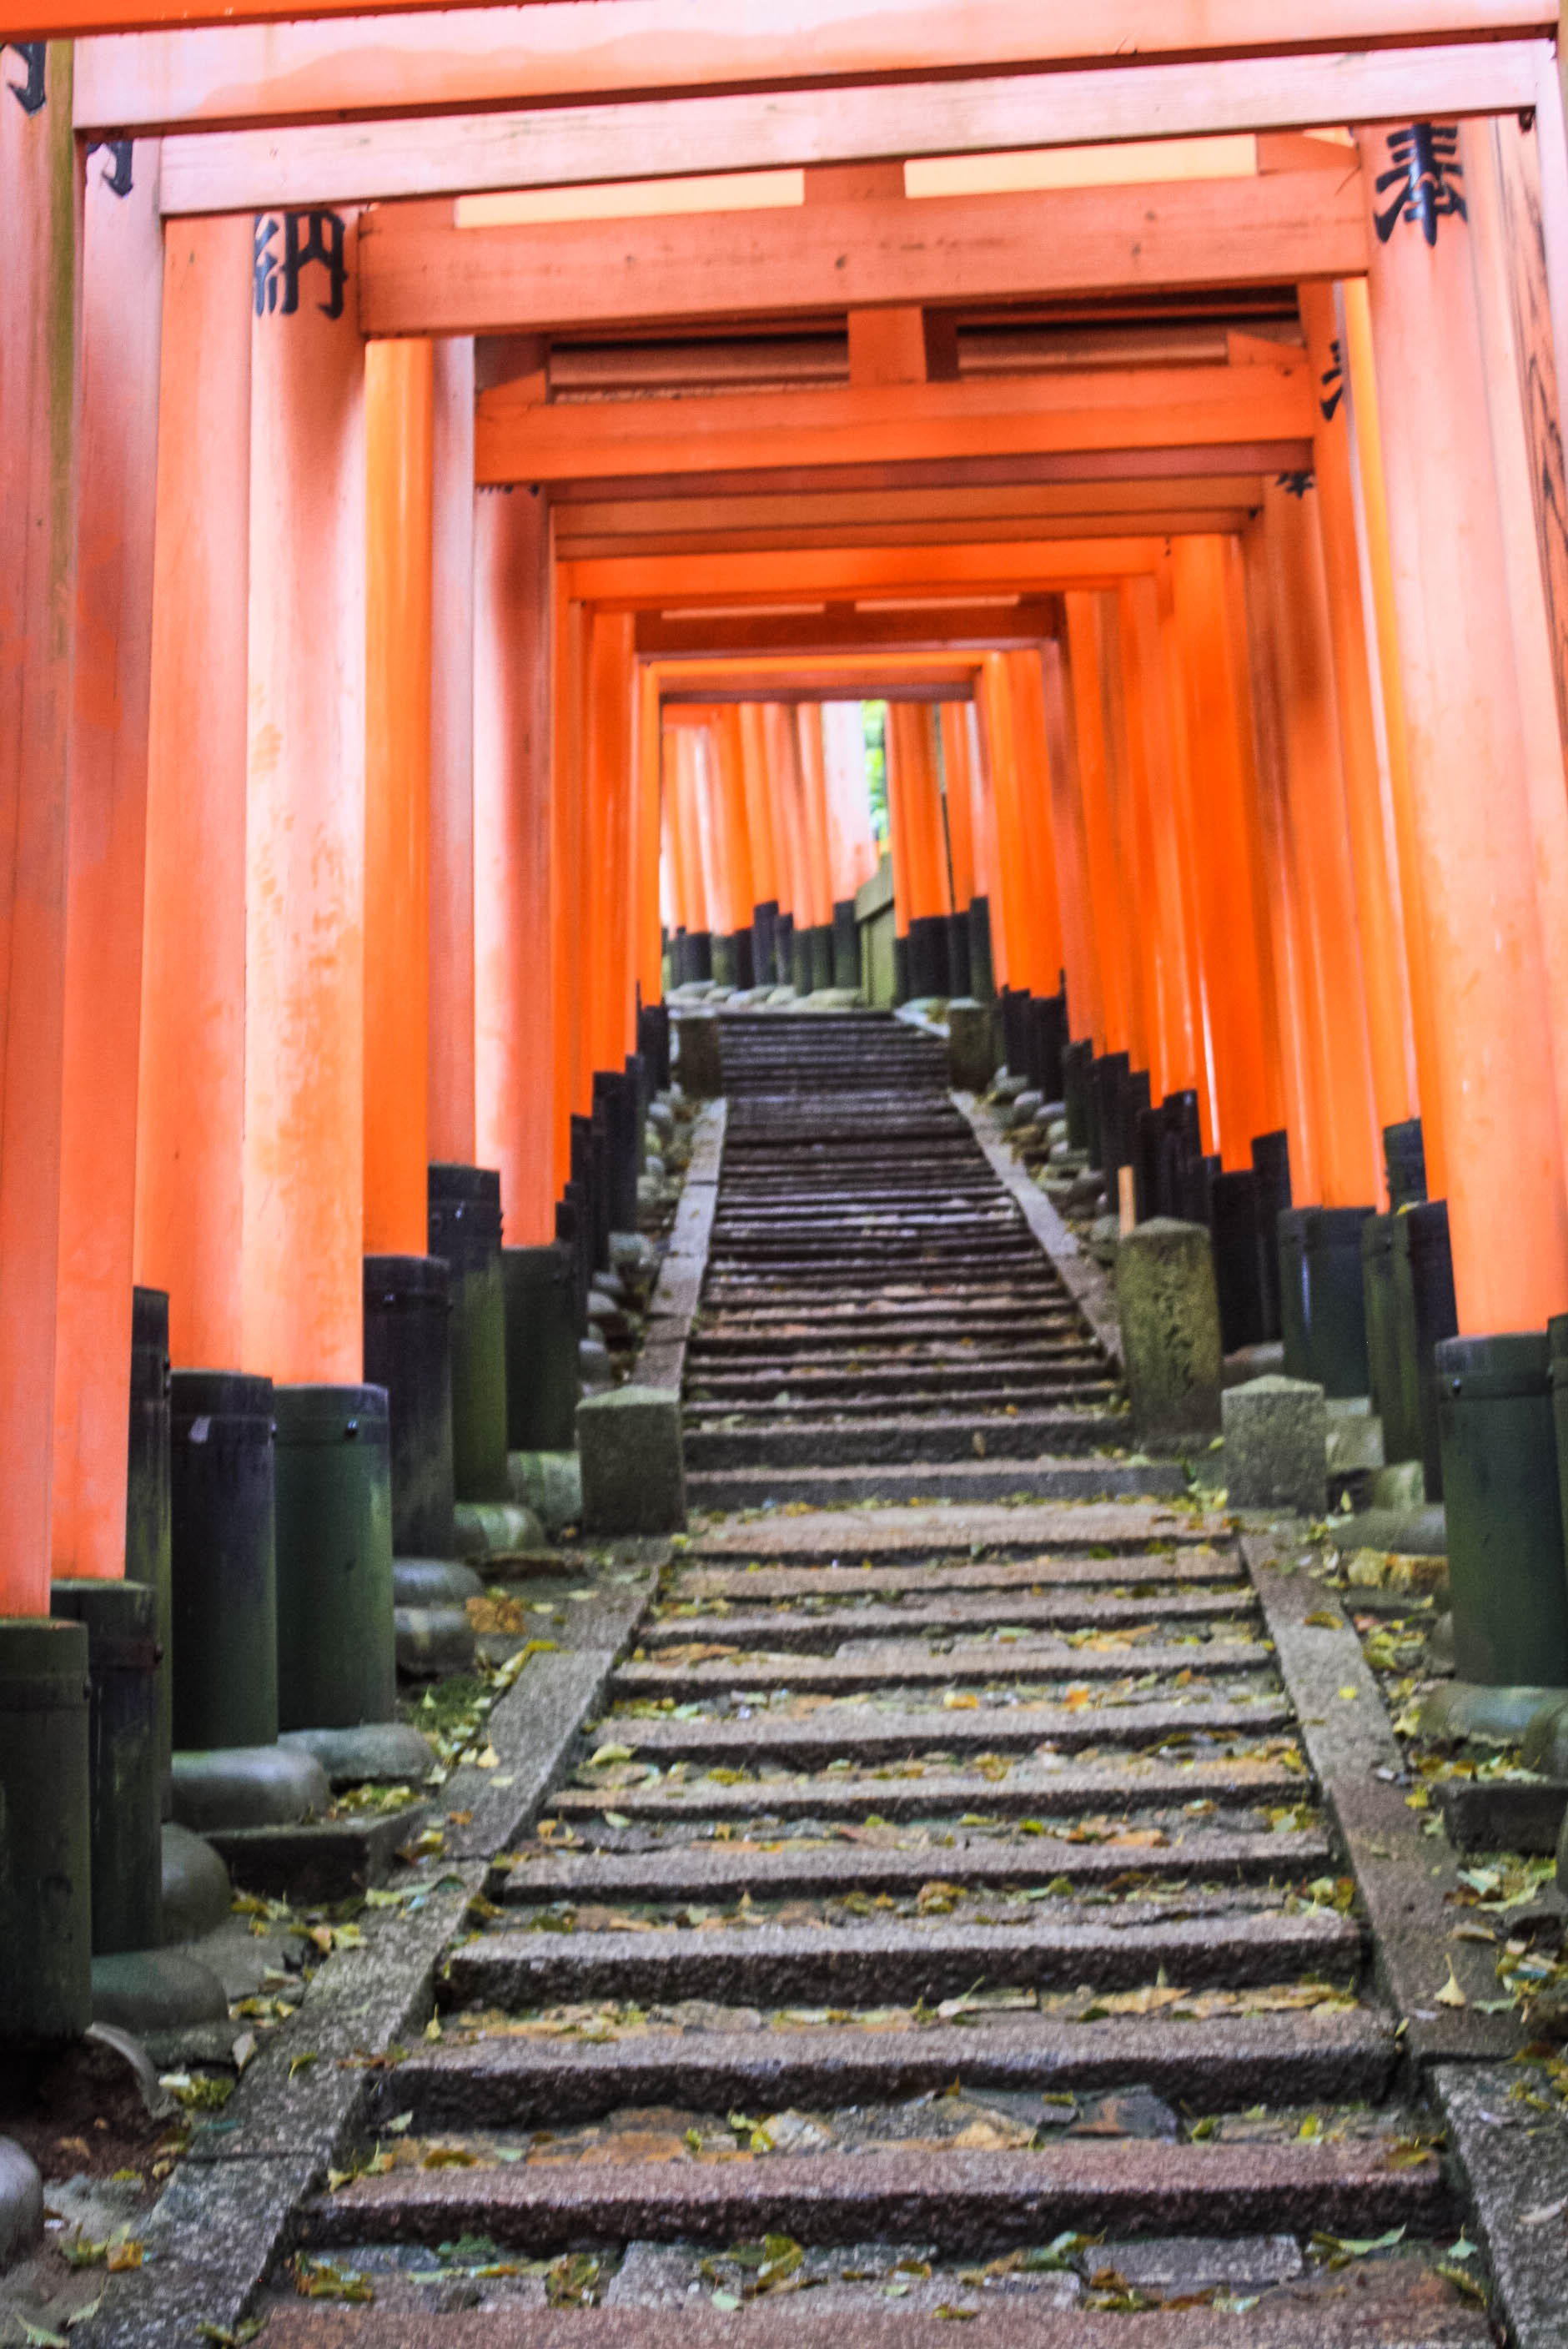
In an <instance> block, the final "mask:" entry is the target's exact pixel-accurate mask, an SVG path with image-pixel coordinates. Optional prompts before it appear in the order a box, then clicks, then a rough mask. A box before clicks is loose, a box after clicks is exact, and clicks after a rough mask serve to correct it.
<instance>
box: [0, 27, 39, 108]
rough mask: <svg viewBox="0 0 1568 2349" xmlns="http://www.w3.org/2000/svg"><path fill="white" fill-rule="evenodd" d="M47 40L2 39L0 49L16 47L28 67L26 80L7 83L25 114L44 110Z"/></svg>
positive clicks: (17, 53) (17, 52)
mask: <svg viewBox="0 0 1568 2349" xmlns="http://www.w3.org/2000/svg"><path fill="white" fill-rule="evenodd" d="M47 48H48V44H47V42H46V41H0V49H15V52H16V55H17V56H18V57H20V58H21V60H22V63H23V64H24V65H25V66H26V68H27V78H26V81H8V82H7V83H6V85H5V87H6V88H7V89H8V90H9V91H10V93H11V95H12V97H13V98H15V101H16V103H17V105H18V106H19V107H20V108H21V109H22V111H23V113H24V114H37V113H39V112H41V111H42V109H43V104H44V100H45V98H46V96H47V95H48V93H47V91H46V89H45V88H44V57H45V55H46V50H47Z"/></svg>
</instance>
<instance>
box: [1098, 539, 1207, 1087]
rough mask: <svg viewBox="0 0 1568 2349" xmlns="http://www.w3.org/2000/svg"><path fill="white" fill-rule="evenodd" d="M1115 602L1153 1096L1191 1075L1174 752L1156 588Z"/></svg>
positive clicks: (1141, 584) (1133, 587)
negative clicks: (1165, 693) (1163, 673)
mask: <svg viewBox="0 0 1568 2349" xmlns="http://www.w3.org/2000/svg"><path fill="white" fill-rule="evenodd" d="M1117 600H1118V607H1119V609H1118V620H1119V628H1118V635H1119V643H1120V647H1121V673H1122V680H1123V688H1124V692H1125V697H1126V720H1127V769H1128V781H1129V789H1130V803H1131V822H1132V830H1133V835H1134V840H1135V843H1136V855H1137V862H1138V871H1139V875H1140V881H1139V904H1140V921H1141V938H1140V948H1141V953H1142V958H1143V968H1142V988H1143V1008H1144V1019H1145V1022H1146V1033H1147V1040H1148V1053H1149V1072H1150V1091H1151V1093H1152V1097H1153V1099H1154V1100H1155V1101H1156V1102H1159V1101H1161V1100H1163V1099H1164V1097H1165V1095H1166V1094H1167V1093H1170V1092H1181V1091H1184V1090H1185V1089H1186V1088H1188V1087H1190V1086H1191V1085H1194V1084H1196V1082H1197V1066H1198V1063H1197V1048H1196V1042H1195V1039H1194V1034H1193V1014H1192V984H1191V941H1190V938H1189V936H1188V930H1187V924H1186V917H1185V910H1184V907H1183V905H1182V898H1181V859H1180V855H1179V853H1178V833H1177V812H1176V805H1175V788H1176V787H1175V771H1174V752H1173V749H1172V745H1171V734H1170V718H1169V710H1168V706H1167V703H1166V698H1165V695H1164V691H1163V687H1162V680H1161V669H1160V615H1159V606H1158V590H1157V588H1156V587H1155V585H1154V582H1153V580H1152V579H1129V580H1124V581H1123V582H1122V585H1121V586H1120V588H1119V590H1118V595H1117Z"/></svg>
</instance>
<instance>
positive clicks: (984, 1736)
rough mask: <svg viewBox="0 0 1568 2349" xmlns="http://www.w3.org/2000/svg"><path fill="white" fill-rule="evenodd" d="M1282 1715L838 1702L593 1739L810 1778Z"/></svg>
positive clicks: (1161, 1734) (1233, 1707) (1133, 1739)
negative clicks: (841, 1765) (790, 1714)
mask: <svg viewBox="0 0 1568 2349" xmlns="http://www.w3.org/2000/svg"><path fill="white" fill-rule="evenodd" d="M1292 1717H1293V1716H1292V1713H1291V1709H1290V1705H1289V1703H1288V1702H1287V1700H1286V1699H1285V1697H1284V1694H1283V1693H1280V1692H1275V1693H1274V1694H1273V1695H1269V1696H1260V1697H1255V1698H1253V1699H1252V1700H1250V1701H1243V1702H1227V1701H1226V1699H1225V1697H1224V1696H1223V1695H1222V1694H1221V1693H1218V1692H1216V1693H1211V1692H1209V1691H1208V1690H1206V1689H1204V1688H1202V1687H1199V1688H1197V1689H1195V1690H1194V1691H1193V1692H1191V1693H1189V1695H1188V1696H1187V1697H1186V1698H1185V1699H1184V1700H1183V1701H1182V1702H1173V1703H1167V1704H1140V1703H1128V1704H1122V1703H1118V1702H1104V1703H1096V1702H1093V1701H1092V1700H1091V1701H1090V1702H1087V1703H1085V1704H1083V1705H1081V1706H1077V1707H1075V1706H1071V1705H1063V1704H1016V1705H1015V1704H998V1705H979V1706H977V1707H976V1708H975V1711H974V1712H973V1713H970V1712H960V1711H955V1710H945V1711H944V1710H938V1709H937V1708H935V1707H931V1708H929V1709H923V1710H921V1711H918V1712H917V1711H911V1712H908V1713H893V1712H891V1711H889V1712H882V1711H880V1710H879V1709H878V1708H877V1707H875V1706H873V1705H869V1704H863V1703H856V1702H853V1701H852V1700H846V1701H845V1702H842V1703H835V1704H832V1705H830V1707H828V1708H827V1709H825V1710H824V1711H822V1712H820V1713H811V1714H810V1715H809V1716H808V1718H807V1719H805V1720H804V1721H791V1720H789V1719H787V1718H785V1717H784V1716H783V1715H781V1714H779V1713H771V1712H758V1713H754V1714H753V1715H752V1717H751V1719H750V1720H749V1721H714V1720H704V1719H701V1718H700V1717H699V1718H698V1719H696V1720H695V1721H677V1720H676V1719H674V1718H673V1717H669V1718H660V1719H659V1720H656V1721H647V1720H644V1719H642V1718H640V1717H637V1716H634V1715H630V1714H624V1713H612V1714H610V1715H608V1716H607V1717H606V1718H605V1719H604V1720H603V1722H602V1723H600V1732H599V1733H600V1738H601V1742H602V1743H603V1744H617V1745H629V1746H630V1747H631V1749H632V1752H633V1754H634V1756H635V1757H636V1758H637V1759H639V1760H645V1759H646V1760H656V1761H660V1762H672V1761H679V1762H706V1763H714V1762H720V1763H725V1764H730V1765H732V1766H733V1765H734V1764H737V1763H740V1764H750V1765H755V1766H758V1767H759V1766H760V1765H761V1764H763V1763H764V1762H778V1763H783V1764H788V1765H789V1767H790V1768H793V1769H800V1770H820V1769H822V1768H824V1767H825V1766H826V1765H827V1764H828V1763H829V1762H830V1761H835V1760H837V1759H838V1758H839V1757H840V1756H841V1755H842V1756H844V1757H846V1758H847V1759H848V1760H850V1761H851V1762H852V1763H853V1764H856V1765H857V1766H866V1765H869V1764H872V1763H876V1762H898V1761H903V1759H904V1758H905V1757H910V1758H918V1757H919V1756H920V1755H922V1754H925V1753H927V1752H935V1751H938V1750H943V1749H951V1750H952V1752H953V1753H954V1754H968V1753H994V1754H1028V1753H1032V1752H1033V1751H1034V1750H1035V1748H1036V1747H1037V1746H1039V1745H1049V1746H1052V1747H1055V1748H1057V1749H1058V1750H1059V1751H1062V1752H1066V1753H1077V1752H1078V1750H1079V1749H1080V1748H1081V1747H1083V1746H1086V1745H1092V1746H1096V1747H1104V1746H1106V1745H1108V1744H1114V1745H1118V1746H1139V1747H1141V1746H1145V1745H1161V1744H1169V1743H1171V1741H1172V1740H1178V1739H1183V1738H1187V1737H1199V1736H1202V1737H1251V1736H1259V1737H1262V1736H1264V1735H1266V1734H1267V1733H1269V1732H1271V1731H1273V1730H1277V1729H1280V1728H1282V1727H1283V1726H1284V1725H1285V1724H1286V1723H1289V1722H1290V1720H1291V1719H1292Z"/></svg>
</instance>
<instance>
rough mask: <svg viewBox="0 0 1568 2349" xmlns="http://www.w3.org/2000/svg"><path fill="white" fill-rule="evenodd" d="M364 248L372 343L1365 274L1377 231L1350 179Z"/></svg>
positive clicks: (565, 229)
mask: <svg viewBox="0 0 1568 2349" xmlns="http://www.w3.org/2000/svg"><path fill="white" fill-rule="evenodd" d="M1347 158H1348V150H1347ZM360 250H361V252H362V254H364V261H363V264H362V269H361V275H360V285H359V324H360V329H361V332H362V333H364V334H365V335H366V336H389V335H430V334H434V335H468V334H506V333H511V332H512V331H515V330H516V329H518V328H520V327H534V328H560V327H572V326H595V327H604V326H633V325H644V324H653V323H655V322H656V321H664V320H675V319H696V318H712V317H721V318H725V319H734V318H737V317H740V316H747V315H748V314H749V315H752V316H791V315H799V314H800V313H802V312H806V313H820V312H821V311H823V310H840V309H843V308H846V307H850V308H853V307H857V306H861V305H873V304H883V303H889V302H899V303H904V302H935V303H941V302H960V301H961V302H964V303H965V304H973V303H980V302H985V301H1006V300H1017V299H1025V298H1027V299H1031V300H1041V299H1045V298H1047V297H1049V296H1052V295H1066V294H1078V293H1084V292H1090V291H1092V292H1095V293H1099V294H1106V293H1114V292H1119V291H1125V292H1140V293H1149V292H1152V291H1154V290H1156V289H1161V288H1169V287H1177V286H1194V285H1278V284H1281V283H1287V284H1288V283H1297V282H1300V281H1301V280H1303V279H1312V278H1318V277H1355V276H1359V275H1362V274H1365V271H1366V267H1367V229H1366V213H1365V204H1364V200H1363V197H1362V194H1361V175H1360V171H1359V169H1355V170H1352V169H1349V168H1347V169H1346V171H1343V172H1342V173H1341V172H1333V173H1330V172H1326V171H1279V172H1271V173H1270V174H1268V175H1267V176H1266V177H1262V178H1258V179H1250V180H1193V181H1171V182H1168V183H1165V184H1162V185H1160V186H1157V187H1142V188H1138V187H1133V188H1057V189H1050V190H1048V191H1044V192H1039V193H1030V194H1026V195H996V196H969V197H961V196H960V197H933V198H931V199H929V200H927V201H923V202H908V201H906V200H904V199H902V198H901V199H898V200H896V201H893V202H885V201H883V202H875V201H873V202H864V203H846V204H834V203H825V204H819V205H808V206H807V207H805V208H804V209H803V210H795V209H789V210H785V211H780V212H736V213H724V212H717V213H711V212H710V213H698V214H693V215H687V216H686V217H675V218H670V217H665V218H660V219H648V220H635V221H573V222H559V223H555V224H552V225H551V226H549V227H528V228H478V229H461V228H447V227H442V226H438V225H434V224H428V223H427V222H423V221H418V222H416V221H407V222H405V221H401V220H400V219H399V218H398V215H397V211H396V209H390V210H387V211H382V212H369V213H367V214H366V216H365V218H364V220H363V221H362V223H361V227H360Z"/></svg>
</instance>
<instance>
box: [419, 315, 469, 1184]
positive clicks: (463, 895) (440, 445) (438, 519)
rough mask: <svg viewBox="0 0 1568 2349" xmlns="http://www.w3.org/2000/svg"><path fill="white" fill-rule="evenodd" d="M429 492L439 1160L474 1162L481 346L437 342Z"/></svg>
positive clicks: (434, 1139) (433, 1141) (433, 1128)
mask: <svg viewBox="0 0 1568 2349" xmlns="http://www.w3.org/2000/svg"><path fill="white" fill-rule="evenodd" d="M431 349H432V351H433V352H434V354H435V358H434V368H435V384H434V397H435V437H434V478H433V483H432V496H431V526H432V548H431V569H432V579H433V585H432V595H431V646H430V1012H429V1033H430V1043H429V1121H430V1156H431V1158H432V1159H435V1160H438V1161H439V1162H440V1163H441V1164H447V1165H453V1166H471V1165H472V1164H473V1163H474V1150H475V1143H474V1034H475V1031H474V347H473V342H472V339H471V337H468V336H465V337H462V338H460V339H458V340H453V341H438V342H435V343H433V344H432V345H431Z"/></svg>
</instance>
